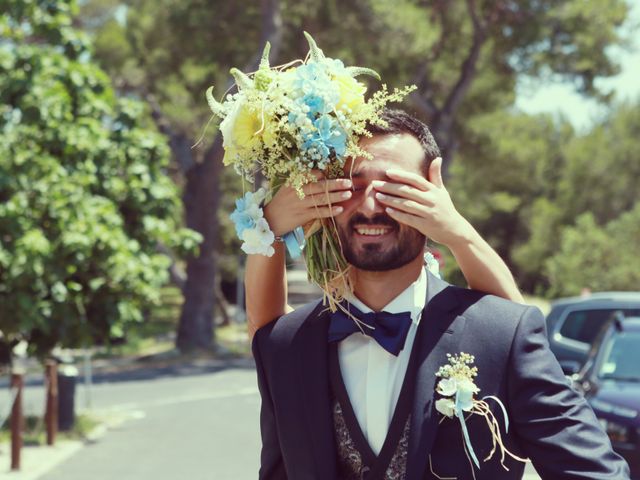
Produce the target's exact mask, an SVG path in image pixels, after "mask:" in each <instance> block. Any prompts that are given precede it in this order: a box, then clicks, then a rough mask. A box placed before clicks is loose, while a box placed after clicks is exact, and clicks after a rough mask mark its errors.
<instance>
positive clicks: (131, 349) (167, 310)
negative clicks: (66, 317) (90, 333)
mask: <svg viewBox="0 0 640 480" xmlns="http://www.w3.org/2000/svg"><path fill="white" fill-rule="evenodd" d="M161 298H162V303H161V304H160V305H158V306H155V307H154V308H153V309H152V310H151V311H150V312H149V315H148V317H147V319H146V320H145V321H143V322H140V323H138V324H132V325H130V326H129V327H128V328H127V330H126V332H125V338H126V341H125V342H123V343H121V344H115V345H108V346H104V347H99V348H97V349H96V350H95V351H94V354H93V358H94V359H98V360H99V359H111V358H126V357H130V358H134V357H135V358H140V357H149V358H157V357H158V356H164V355H167V354H175V353H176V351H175V334H176V330H177V328H178V322H179V319H180V310H181V307H182V302H183V297H182V293H181V292H180V290H179V289H178V288H176V287H174V286H166V287H164V288H163V289H162V294H161ZM215 335H216V343H217V347H218V349H217V350H216V352H215V355H219V354H221V355H233V356H247V355H250V346H249V339H248V335H247V327H246V324H244V323H240V324H238V323H231V324H229V325H225V326H217V327H216V330H215Z"/></svg>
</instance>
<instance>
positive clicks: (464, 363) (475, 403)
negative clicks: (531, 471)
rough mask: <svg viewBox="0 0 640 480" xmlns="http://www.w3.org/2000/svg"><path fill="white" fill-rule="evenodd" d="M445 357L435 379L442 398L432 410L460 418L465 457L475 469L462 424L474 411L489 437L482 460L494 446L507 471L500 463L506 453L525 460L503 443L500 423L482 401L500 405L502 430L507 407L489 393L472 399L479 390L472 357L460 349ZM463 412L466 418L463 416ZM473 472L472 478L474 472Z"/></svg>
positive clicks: (465, 430)
mask: <svg viewBox="0 0 640 480" xmlns="http://www.w3.org/2000/svg"><path fill="white" fill-rule="evenodd" d="M447 358H448V361H449V363H448V364H446V365H443V366H442V367H440V369H439V370H438V372H437V373H436V376H437V377H439V378H440V379H441V380H440V381H438V384H437V386H436V391H437V393H439V394H440V395H442V397H443V398H440V399H438V400H436V405H435V406H436V410H437V411H438V412H440V413H441V414H442V415H444V416H445V417H448V418H454V417H455V418H457V419H458V420H459V421H460V426H461V428H462V435H463V438H464V446H465V453H466V455H467V458H470V461H473V464H475V466H476V467H477V468H480V462H479V461H478V458H477V456H476V454H475V452H474V450H473V446H472V445H471V439H470V438H469V431H468V430H467V425H466V418H468V416H470V415H472V414H477V415H482V416H483V417H484V418H485V420H486V421H487V425H488V428H489V430H490V431H491V436H492V438H493V448H492V449H491V452H490V453H489V455H488V456H487V458H485V459H484V461H485V462H486V461H488V460H490V459H491V458H492V457H493V455H494V453H495V452H496V450H497V449H498V448H499V449H500V453H501V456H500V463H501V465H502V466H503V467H504V469H505V470H508V468H507V467H506V465H505V464H504V460H505V457H506V455H509V456H510V457H512V458H514V459H516V460H518V461H520V462H526V459H524V458H520V457H518V456H516V455H514V454H513V453H511V452H510V451H509V450H507V448H506V447H505V446H504V443H503V442H502V435H501V433H500V425H499V424H498V420H497V419H496V417H495V416H494V415H493V412H492V411H491V409H490V408H489V405H488V404H487V402H486V400H488V399H491V400H494V401H495V402H496V403H497V404H498V405H499V406H500V408H501V410H502V414H503V415H504V427H505V432H509V417H508V416H507V409H506V408H505V406H504V404H503V403H502V402H501V401H500V399H499V398H497V397H494V396H491V395H489V396H486V397H483V398H482V399H481V400H478V399H477V398H475V395H476V394H477V393H478V392H480V389H479V388H478V386H477V385H476V384H475V383H474V379H475V378H476V376H477V375H478V368H477V367H474V366H473V362H474V361H475V357H474V356H473V355H469V354H468V353H464V352H461V353H460V354H459V355H451V354H449V353H448V354H447ZM465 415H466V416H467V417H465ZM471 471H472V473H473V465H472V466H471ZM473 475H474V478H475V473H474V474H473Z"/></svg>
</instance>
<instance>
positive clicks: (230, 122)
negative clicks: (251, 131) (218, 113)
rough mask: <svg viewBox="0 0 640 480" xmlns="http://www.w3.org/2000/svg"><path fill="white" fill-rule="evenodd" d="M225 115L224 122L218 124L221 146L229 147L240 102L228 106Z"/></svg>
mask: <svg viewBox="0 0 640 480" xmlns="http://www.w3.org/2000/svg"><path fill="white" fill-rule="evenodd" d="M230 107H231V108H229V110H228V112H227V115H226V116H225V117H224V120H222V122H220V132H221V133H222V146H223V147H230V146H231V139H232V138H233V133H232V132H233V127H234V125H235V124H236V119H237V118H238V112H240V102H234V103H232V104H231V105H230Z"/></svg>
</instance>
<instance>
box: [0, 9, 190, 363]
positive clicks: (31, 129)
mask: <svg viewBox="0 0 640 480" xmlns="http://www.w3.org/2000/svg"><path fill="white" fill-rule="evenodd" d="M42 5H43V2H37V1H36V2H29V3H25V2H9V7H10V8H9V14H10V15H13V17H10V19H11V22H10V25H13V27H12V28H13V29H12V30H11V35H10V36H9V38H10V39H11V40H9V42H14V43H10V44H9V48H7V44H4V45H3V47H0V84H2V85H3V88H2V90H1V91H0V137H1V138H2V139H3V141H2V142H0V311H2V312H11V315H2V316H0V330H1V331H2V332H3V334H4V335H5V338H9V339H10V338H17V337H24V338H27V339H28V340H30V342H31V344H32V345H31V347H32V348H33V349H34V350H35V351H37V352H38V353H39V354H44V353H46V351H47V350H48V349H49V348H51V347H53V346H54V345H56V344H61V345H64V346H81V345H85V344H91V343H93V342H94V341H97V340H100V341H108V340H109V338H110V337H113V336H122V334H123V333H124V332H126V328H127V324H128V322H139V321H141V319H142V318H143V316H142V315H143V311H144V310H145V309H147V308H148V306H149V305H151V304H153V303H154V302H157V301H158V298H159V294H158V292H159V289H160V287H161V286H162V285H163V284H164V283H165V282H166V281H167V277H168V274H167V267H168V265H169V260H168V259H167V258H166V257H165V256H164V255H161V254H159V253H158V252H157V244H158V242H163V243H164V244H165V245H167V246H168V247H169V248H175V249H177V250H181V251H183V252H185V251H189V250H190V251H193V250H194V249H195V248H196V247H197V244H198V243H199V241H200V237H199V236H198V235H197V234H195V233H194V232H191V231H188V230H186V229H182V228H180V224H179V220H178V219H179V218H180V214H181V211H180V208H179V196H178V191H177V189H176V187H175V185H174V183H173V182H172V181H171V179H170V178H169V177H168V176H167V174H166V170H165V169H166V167H167V165H168V164H169V158H168V157H169V155H168V152H169V150H168V147H167V145H166V141H165V140H164V138H163V137H162V136H160V135H159V134H158V133H157V132H156V131H154V130H153V129H150V128H149V125H151V124H152V122H151V121H150V120H149V118H148V114H147V109H146V107H145V106H144V105H143V104H141V103H140V102H138V101H134V100H118V99H116V97H115V95H114V92H113V90H112V87H111V84H110V81H109V79H108V78H107V76H106V75H105V73H104V72H103V71H102V70H100V69H99V68H98V67H97V66H96V65H95V64H93V63H91V62H90V61H89V60H88V57H87V56H83V57H80V56H78V55H77V54H78V51H80V50H82V45H83V44H82V41H83V40H82V35H77V32H75V33H74V32H73V31H72V30H71V18H70V17H69V13H70V11H71V10H73V8H75V7H72V5H74V4H73V2H67V1H62V0H60V1H54V2H47V8H46V9H45V8H44V6H42ZM4 28H6V26H5V27H4ZM31 31H33V32H36V31H39V32H45V31H46V33H47V35H46V36H45V37H41V38H39V41H38V42H26V43H22V40H24V39H28V38H29V35H30V32H31ZM15 39H21V42H17V41H16V40H15ZM69 45H72V47H69ZM61 47H62V48H61ZM27 66H28V67H27Z"/></svg>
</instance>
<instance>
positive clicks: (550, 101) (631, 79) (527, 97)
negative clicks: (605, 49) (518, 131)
mask: <svg viewBox="0 0 640 480" xmlns="http://www.w3.org/2000/svg"><path fill="white" fill-rule="evenodd" d="M631 5H632V7H631V14H630V18H629V20H630V21H629V22H628V25H633V24H635V25H640V2H637V1H636V0H633V1H632V2H631ZM611 55H612V56H613V57H614V58H616V59H617V60H618V61H619V62H620V64H621V68H622V71H621V72H620V74H618V75H616V76H615V77H610V78H607V79H598V80H597V81H596V85H597V86H598V87H603V88H604V90H605V91H614V92H615V96H614V98H615V100H616V101H618V102H624V101H632V100H635V99H639V100H640V28H638V29H635V31H634V32H633V34H632V46H631V50H630V51H629V50H621V49H614V50H612V52H611ZM516 107H517V108H519V109H520V110H522V111H524V112H527V113H552V114H562V115H564V116H566V117H567V118H568V120H569V121H570V122H571V123H572V124H573V126H574V128H576V129H577V130H578V131H582V132H583V131H586V130H588V129H589V127H590V126H591V125H592V124H593V123H594V121H596V120H598V118H601V117H602V115H604V114H605V112H606V108H605V107H603V106H601V105H599V104H598V103H597V102H595V101H593V100H589V99H587V98H585V97H583V96H581V95H579V94H577V93H576V92H575V90H574V89H573V87H572V85H571V84H567V83H546V84H540V83H536V82H528V81H526V80H525V81H523V82H521V83H520V85H519V86H518V91H517V98H516Z"/></svg>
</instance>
